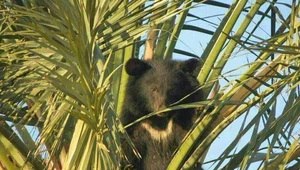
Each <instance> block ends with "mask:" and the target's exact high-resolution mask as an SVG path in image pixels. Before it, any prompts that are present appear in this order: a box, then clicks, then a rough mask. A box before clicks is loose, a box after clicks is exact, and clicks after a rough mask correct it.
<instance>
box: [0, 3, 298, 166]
mask: <svg viewBox="0 0 300 170" xmlns="http://www.w3.org/2000/svg"><path fill="white" fill-rule="evenodd" d="M201 7H204V8H209V9H214V10H213V11H217V10H218V9H223V10H224V11H226V13H225V12H224V13H223V14H221V15H217V14H214V13H209V14H206V13H204V12H201ZM283 11H285V12H283ZM0 12H1V18H0V19H1V20H0V21H1V22H0V43H1V44H0V150H1V152H0V167H1V168H4V167H5V168H7V169H18V168H24V169H53V168H56V169H75V168H76V169H118V167H119V162H120V159H121V157H122V151H121V148H120V145H121V143H120V137H121V136H124V137H126V136H125V135H123V132H124V127H123V126H122V125H121V124H120V123H119V121H118V114H119V112H120V108H121V106H122V101H123V100H124V87H125V82H126V79H127V75H126V74H125V73H124V71H123V67H122V65H123V63H124V62H126V61H127V60H128V58H130V57H132V56H134V57H141V56H142V55H144V58H151V57H152V56H154V57H156V58H163V59H171V58H172V57H173V56H181V57H198V56H199V54H195V53H194V52H191V50H190V48H182V47H181V46H180V42H182V40H181V39H183V38H184V37H181V35H182V33H184V32H189V33H190V34H195V35H196V34H197V35H201V36H203V37H204V36H209V39H210V41H209V42H208V43H207V45H205V48H204V51H203V53H202V56H201V57H200V59H201V60H202V61H203V68H202V70H201V72H200V73H199V76H198V80H199V81H200V82H201V84H202V86H201V88H202V89H203V90H204V91H205V92H206V96H208V95H209V93H210V92H211V90H212V89H213V87H214V86H215V87H217V85H216V84H218V83H219V84H220V86H221V88H220V89H217V90H216V91H215V92H214V95H212V96H211V97H210V100H207V101H202V102H196V103H191V104H186V105H179V106H178V105H176V106H172V107H170V108H168V109H181V108H184V107H189V108H193V107H197V108H198V107H199V108H203V110H204V111H203V112H202V114H201V117H200V118H199V120H198V121H197V122H196V124H195V127H194V128H193V129H192V130H191V131H190V134H189V135H188V136H187V137H186V138H185V140H184V141H183V144H182V146H181V147H180V148H179V149H178V151H177V152H176V154H175V156H174V159H173V160H172V162H171V163H170V165H169V169H179V168H181V167H184V168H190V167H191V166H192V165H193V164H195V163H196V162H197V161H198V160H199V159H200V157H201V156H202V157H203V158H204V157H205V155H206V154H205V152H206V151H207V148H208V147H209V146H211V145H212V144H214V143H213V142H214V141H217V138H218V137H220V136H221V132H223V131H224V130H225V131H226V127H227V126H228V125H232V124H236V123H238V124H239V123H240V124H241V125H240V130H239V131H238V134H237V135H236V136H234V137H233V138H232V139H230V143H229V144H228V145H224V146H223V148H224V151H223V152H222V153H210V151H208V154H214V159H213V160H207V159H205V161H204V166H206V163H207V164H209V166H210V167H211V168H212V169H230V170H231V169H234V168H240V169H248V168H251V167H253V165H255V162H259V164H256V165H255V167H258V168H259V169H274V167H279V168H280V169H284V168H290V169H297V168H299V167H300V163H299V159H298V158H297V157H299V155H300V149H299V138H298V137H297V135H296V133H297V130H298V131H299V123H298V122H299V114H298V113H299V112H300V105H299V99H300V98H299V82H300V79H299V77H300V72H299V70H300V69H299V67H300V62H299V47H298V46H299V45H298V44H299V31H298V29H299V21H298V20H299V19H298V13H299V1H297V2H296V0H289V1H283V2H281V1H278V2H277V0H273V1H265V0H256V1H255V2H254V1H247V0H239V1H232V2H231V1H229V2H228V3H225V2H224V1H198V0H194V1H191V0H186V1H176V0H170V1H169V0H161V1H147V0H132V1H120V0H107V1H97V0H90V1H85V0H64V1H59V0H11V1H10V0H4V1H1V2H0ZM199 14H200V15H199ZM218 14H219V13H218ZM207 18H208V19H207ZM210 20H213V21H210ZM192 22H201V23H202V24H203V25H197V24H191V23H192ZM266 22H269V23H270V24H267V25H268V28H266V26H265V24H266ZM269 28H270V30H271V31H270V35H267V36H265V37H263V36H262V31H261V30H264V31H267V29H269ZM194 38H196V39H198V37H197V36H195V37H194ZM199 39H201V38H199ZM186 44H187V46H192V45H194V44H191V43H190V44H189V42H187V43H186ZM198 48H199V47H198ZM241 58H242V59H243V60H244V61H247V62H244V63H243V65H237V64H236V61H235V59H241ZM228 66H230V67H229V68H228ZM212 106H213V108H214V109H213V110H212V111H211V112H208V111H207V110H210V109H209V108H211V107H212ZM199 110H201V109H199ZM154 114H157V113H150V114H149V115H148V116H146V117H149V116H151V115H154ZM146 117H143V118H142V119H145V118H146ZM137 121H140V120H137ZM247 136H249V139H248V140H246V141H245V139H244V138H245V137H247ZM127 140H128V141H129V139H127ZM220 140H222V138H221V139H220ZM223 140H224V139H223ZM226 140H228V139H226ZM207 167H208V166H207Z"/></svg>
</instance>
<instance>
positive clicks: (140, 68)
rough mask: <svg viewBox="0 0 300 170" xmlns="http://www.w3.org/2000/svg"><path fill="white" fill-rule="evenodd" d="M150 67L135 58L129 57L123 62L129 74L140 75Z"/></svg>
mask: <svg viewBox="0 0 300 170" xmlns="http://www.w3.org/2000/svg"><path fill="white" fill-rule="evenodd" d="M150 68H151V66H150V65H149V64H147V63H145V62H144V61H142V60H139V59H137V58H131V59H129V60H128V61H127V62H126V64H125V70H126V73H127V74H128V75H130V76H139V75H142V74H144V73H145V72H146V71H147V70H149V69H150Z"/></svg>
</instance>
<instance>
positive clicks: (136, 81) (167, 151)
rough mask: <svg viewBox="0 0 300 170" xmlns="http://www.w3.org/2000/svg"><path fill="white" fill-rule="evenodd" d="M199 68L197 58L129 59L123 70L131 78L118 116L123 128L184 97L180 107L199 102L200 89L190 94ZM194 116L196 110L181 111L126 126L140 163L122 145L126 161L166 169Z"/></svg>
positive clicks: (148, 167) (135, 164)
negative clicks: (176, 59)
mask: <svg viewBox="0 0 300 170" xmlns="http://www.w3.org/2000/svg"><path fill="white" fill-rule="evenodd" d="M199 69H200V61H199V60H197V59H190V60H187V61H174V60H172V61H166V60H153V61H142V60H139V59H130V60H128V62H127V63H126V65H125V70H126V72H127V73H128V74H129V75H130V76H129V80H128V83H127V87H126V94H125V100H124V104H123V108H122V114H121V122H122V123H123V125H127V124H128V123H131V122H133V121H134V120H136V119H138V118H140V117H142V116H144V115H146V114H148V113H151V112H156V111H159V110H162V109H165V108H167V107H168V106H170V105H172V104H173V103H175V102H177V101H179V100H180V99H182V98H183V97H186V96H187V95H190V96H189V97H187V98H185V99H184V100H182V101H181V102H180V104H183V103H191V102H195V101H200V100H202V98H201V96H202V95H201V91H200V90H198V91H196V92H195V93H192V92H194V91H195V90H196V89H197V88H198V87H199V83H198V81H197V80H196V76H197V73H198V72H199ZM195 114H196V112H195V109H184V110H183V109H181V110H176V111H172V112H166V113H161V114H158V115H155V116H152V117H150V118H148V119H146V120H143V121H141V122H139V123H136V124H134V125H133V126H130V127H128V128H127V129H126V131H127V133H128V135H129V137H130V138H131V140H132V142H133V143H134V145H135V147H136V148H137V150H138V152H139V153H140V154H141V156H142V159H141V160H139V159H137V157H136V156H135V155H134V154H133V152H132V149H131V148H130V147H129V145H128V144H127V143H124V144H123V150H124V152H125V154H126V156H127V158H128V161H130V163H131V164H132V165H133V166H134V168H135V169H143V170H148V169H149V170H163V169H166V167H167V165H168V164H169V162H170V161H171V159H172V155H173V153H174V151H175V150H176V149H177V148H178V146H179V145H180V144H181V141H182V139H183V138H184V136H185V135H186V133H187V132H188V130H189V129H190V128H191V126H192V125H193V120H194V118H195V116H196V115H195ZM151 134H152V135H151Z"/></svg>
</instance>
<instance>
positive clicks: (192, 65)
mask: <svg viewBox="0 0 300 170" xmlns="http://www.w3.org/2000/svg"><path fill="white" fill-rule="evenodd" d="M180 67H181V70H182V71H184V72H186V73H190V74H191V75H193V76H197V74H198V73H199V71H200V68H201V61H200V60H198V59H196V58H191V59H189V60H186V61H182V62H181V64H180Z"/></svg>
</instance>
